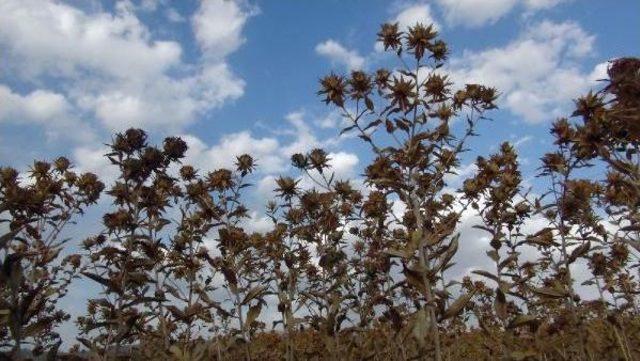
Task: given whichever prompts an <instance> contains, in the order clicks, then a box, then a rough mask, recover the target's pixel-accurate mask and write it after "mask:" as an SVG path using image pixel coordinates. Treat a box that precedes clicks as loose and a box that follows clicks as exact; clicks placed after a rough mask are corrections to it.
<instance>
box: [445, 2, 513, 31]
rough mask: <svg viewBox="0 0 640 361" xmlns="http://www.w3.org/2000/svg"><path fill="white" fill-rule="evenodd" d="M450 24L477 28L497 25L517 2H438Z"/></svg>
mask: <svg viewBox="0 0 640 361" xmlns="http://www.w3.org/2000/svg"><path fill="white" fill-rule="evenodd" d="M438 3H439V4H440V6H441V7H442V8H443V10H444V14H445V18H446V20H447V22H448V23H449V24H452V25H464V26H468V27H475V26H480V25H484V24H487V23H495V22H496V21H497V20H498V19H500V18H501V17H503V16H504V15H505V14H506V13H508V12H509V11H511V9H512V8H513V6H514V5H516V3H517V1H516V0H438Z"/></svg>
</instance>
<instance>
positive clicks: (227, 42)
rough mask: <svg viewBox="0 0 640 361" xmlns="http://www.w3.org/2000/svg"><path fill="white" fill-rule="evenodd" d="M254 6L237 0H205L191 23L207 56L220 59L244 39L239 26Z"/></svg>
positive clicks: (242, 24)
mask: <svg viewBox="0 0 640 361" xmlns="http://www.w3.org/2000/svg"><path fill="white" fill-rule="evenodd" d="M257 13H258V10H257V8H254V7H250V6H249V5H247V4H243V3H240V2H239V1H224V0H204V1H202V3H201V5H200V8H199V9H198V11H197V12H196V13H195V14H194V15H193V17H192V19H191V22H192V24H193V30H194V32H195V36H196V40H197V41H198V44H200V48H201V49H202V51H203V53H204V54H205V55H206V56H207V57H208V58H213V59H222V58H224V57H225V56H227V55H229V54H231V53H232V52H234V51H236V50H237V49H238V48H239V47H240V45H242V44H243V43H244V41H245V39H244V37H243V36H242V29H243V27H244V25H245V23H246V22H247V19H248V18H249V17H251V16H253V15H255V14H257Z"/></svg>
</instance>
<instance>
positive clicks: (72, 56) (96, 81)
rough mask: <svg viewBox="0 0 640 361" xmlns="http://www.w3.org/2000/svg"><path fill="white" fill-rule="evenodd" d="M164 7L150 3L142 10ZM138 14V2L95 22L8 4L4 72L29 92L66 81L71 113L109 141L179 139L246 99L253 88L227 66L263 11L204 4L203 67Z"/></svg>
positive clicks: (52, 8)
mask: <svg viewBox="0 0 640 361" xmlns="http://www.w3.org/2000/svg"><path fill="white" fill-rule="evenodd" d="M156 7H157V2H154V1H149V2H145V3H141V4H140V7H139V8H140V9H142V10H147V11H154V10H155V8H156ZM136 10H137V8H136V7H134V6H133V5H132V4H131V3H130V2H119V3H117V4H116V6H115V10H114V12H113V13H110V12H104V11H101V10H97V11H93V12H91V13H87V12H84V11H82V10H81V9H79V8H76V7H73V6H71V5H68V4H64V3H60V2H55V1H36V0H25V1H17V0H7V1H3V2H1V3H0V46H2V48H3V49H5V60H4V61H3V63H2V64H1V65H0V69H2V70H3V71H7V72H11V73H13V74H16V76H17V77H19V78H21V79H23V80H25V81H26V82H27V84H29V83H35V84H40V83H46V80H44V79H49V78H55V79H57V80H59V81H58V84H60V86H59V88H60V89H61V90H59V91H61V92H62V95H63V96H65V98H66V99H67V101H68V103H69V104H70V107H72V108H77V111H78V112H84V113H85V114H87V113H88V114H93V115H94V116H95V118H96V119H97V120H98V121H99V122H100V123H101V124H102V125H103V126H104V127H105V128H107V129H108V130H110V131H115V130H122V129H123V128H125V127H129V126H140V127H145V128H147V129H152V130H153V129H160V130H162V131H166V132H176V131H180V130H182V129H184V128H185V127H186V126H187V125H189V124H191V123H192V122H194V121H195V119H197V117H198V116H200V115H202V114H203V113H205V112H206V111H208V110H210V109H213V108H216V107H220V106H222V105H223V104H224V103H225V102H227V101H230V100H233V99H237V98H238V97H240V96H242V94H243V93H244V85H245V83H244V81H243V80H242V79H239V78H238V77H237V76H235V75H234V74H233V72H232V71H231V70H230V68H229V66H228V64H227V63H226V61H225V58H224V57H225V56H226V55H228V54H230V53H231V52H233V51H235V50H236V49H237V48H238V47H239V46H240V45H242V42H243V38H242V35H241V32H242V29H243V26H244V24H245V23H246V20H247V18H248V17H249V16H251V15H253V14H254V13H255V10H253V9H246V8H245V7H243V6H241V5H239V3H238V2H232V1H219V2H218V1H205V2H203V3H202V4H201V6H200V7H199V8H198V10H197V12H196V15H194V18H193V26H194V33H195V35H196V38H197V39H198V44H199V45H200V46H201V50H202V53H203V56H202V58H201V59H197V60H196V64H186V63H185V62H183V59H182V48H181V46H180V44H178V43H177V42H174V41H164V40H159V39H155V38H154V36H152V34H151V32H150V31H149V30H148V29H147V27H146V26H145V25H144V24H143V23H142V22H141V21H140V20H139V19H138V17H137V16H136V12H135V11H136ZM211 23H215V24H217V25H216V26H213V25H211ZM218 25H219V26H218Z"/></svg>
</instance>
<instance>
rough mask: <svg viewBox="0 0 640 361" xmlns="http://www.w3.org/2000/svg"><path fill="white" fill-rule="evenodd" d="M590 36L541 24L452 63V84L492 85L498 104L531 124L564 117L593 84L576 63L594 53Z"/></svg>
mask: <svg viewBox="0 0 640 361" xmlns="http://www.w3.org/2000/svg"><path fill="white" fill-rule="evenodd" d="M593 41H594V36H592V35H589V34H587V33H586V32H585V31H584V30H583V29H582V28H581V27H580V26H579V25H578V24H576V23H573V22H564V23H553V22H549V21H544V22H541V23H539V24H537V25H534V26H532V27H530V28H529V29H527V30H526V31H525V32H523V34H521V35H520V37H519V38H518V39H516V40H514V41H512V42H510V43H509V44H507V45H506V46H504V47H495V48H490V49H486V50H483V51H478V52H465V53H464V54H463V56H462V57H460V58H457V59H453V60H452V62H451V70H452V76H453V79H454V81H455V82H456V83H458V84H462V83H480V84H485V85H489V86H495V87H496V88H498V91H499V92H500V93H501V94H502V98H501V100H500V104H506V107H507V108H508V109H509V110H510V111H511V112H513V113H515V114H517V115H519V116H521V117H522V118H523V119H524V120H526V121H528V122H531V123H536V122H541V121H546V120H552V119H553V118H554V117H557V116H560V115H562V114H563V113H566V111H567V106H568V105H570V104H571V100H572V99H573V98H574V97H576V96H578V95H579V94H581V93H582V92H584V91H586V90H587V89H589V88H590V87H592V86H594V85H596V83H595V82H594V79H593V78H594V76H598V75H599V74H600V73H602V71H603V70H602V69H603V68H602V65H598V67H597V68H596V69H595V70H594V71H593V72H587V73H585V72H583V71H582V70H581V69H580V67H579V65H578V63H579V62H580V61H581V60H584V59H585V58H586V57H587V56H590V55H591V54H592V52H593Z"/></svg>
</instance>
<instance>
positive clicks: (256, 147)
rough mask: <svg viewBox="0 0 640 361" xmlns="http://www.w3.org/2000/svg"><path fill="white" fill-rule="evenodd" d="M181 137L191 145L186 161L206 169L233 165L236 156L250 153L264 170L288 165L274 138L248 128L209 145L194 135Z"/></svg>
mask: <svg viewBox="0 0 640 361" xmlns="http://www.w3.org/2000/svg"><path fill="white" fill-rule="evenodd" d="M182 138H183V139H184V140H185V141H186V142H187V144H188V145H189V150H188V151H187V159H186V162H187V163H190V164H193V165H194V166H197V167H199V168H201V169H203V170H207V171H209V170H214V169H217V168H233V167H234V163H235V160H236V158H235V157H236V156H239V155H242V154H245V153H246V154H250V155H251V156H253V157H254V159H255V160H256V163H257V164H258V166H259V170H260V171H262V172H267V173H271V172H278V171H280V170H282V169H283V168H284V166H285V162H284V159H283V157H282V156H281V155H280V154H278V153H279V152H278V151H279V147H280V143H279V142H278V140H277V139H275V138H272V137H263V138H254V137H253V136H252V135H251V134H250V133H249V132H248V131H242V132H239V133H233V134H228V135H226V136H224V137H223V138H222V139H221V140H220V142H219V143H218V144H215V145H213V146H207V144H205V143H204V142H203V141H202V140H200V139H199V138H197V137H195V136H193V135H184V136H182Z"/></svg>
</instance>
